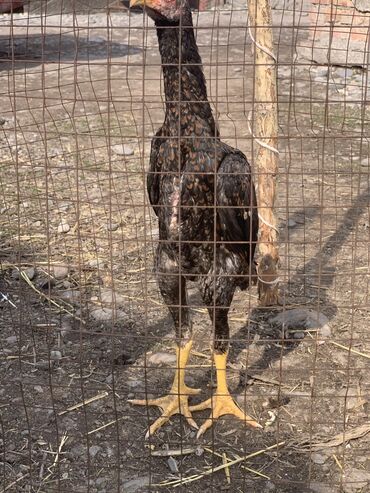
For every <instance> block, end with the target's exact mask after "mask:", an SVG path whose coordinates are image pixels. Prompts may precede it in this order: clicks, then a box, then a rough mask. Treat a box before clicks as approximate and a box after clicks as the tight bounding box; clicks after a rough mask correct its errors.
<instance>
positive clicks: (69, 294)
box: [58, 289, 81, 303]
mask: <svg viewBox="0 0 370 493" xmlns="http://www.w3.org/2000/svg"><path fill="white" fill-rule="evenodd" d="M58 294H59V297H60V298H62V300H64V301H70V302H71V303H75V302H78V301H80V299H81V293H80V291H78V290H77V289H66V290H65V291H60V292H59V293H58Z"/></svg>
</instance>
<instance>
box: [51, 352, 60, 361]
mask: <svg viewBox="0 0 370 493" xmlns="http://www.w3.org/2000/svg"><path fill="white" fill-rule="evenodd" d="M50 359H51V360H52V361H59V360H61V359H62V353H61V352H60V351H50Z"/></svg>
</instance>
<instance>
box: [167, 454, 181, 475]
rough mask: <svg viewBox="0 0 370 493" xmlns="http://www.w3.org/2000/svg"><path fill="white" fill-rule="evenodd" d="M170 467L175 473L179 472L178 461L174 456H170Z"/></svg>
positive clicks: (168, 461) (168, 462)
mask: <svg viewBox="0 0 370 493" xmlns="http://www.w3.org/2000/svg"><path fill="white" fill-rule="evenodd" d="M167 464H168V467H169V468H170V471H171V472H172V473H173V474H178V473H179V466H178V465H177V461H176V460H175V459H174V458H173V457H169V458H168V460H167Z"/></svg>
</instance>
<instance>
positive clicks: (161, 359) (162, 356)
mask: <svg viewBox="0 0 370 493" xmlns="http://www.w3.org/2000/svg"><path fill="white" fill-rule="evenodd" d="M148 361H149V363H151V364H152V365H169V364H172V363H173V364H175V363H176V354H173V353H164V352H160V353H154V354H152V355H151V356H150V357H149V359H148Z"/></svg>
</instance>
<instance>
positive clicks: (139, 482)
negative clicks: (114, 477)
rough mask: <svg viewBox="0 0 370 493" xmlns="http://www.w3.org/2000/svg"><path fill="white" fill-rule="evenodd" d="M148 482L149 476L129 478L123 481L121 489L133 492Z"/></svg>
mask: <svg viewBox="0 0 370 493" xmlns="http://www.w3.org/2000/svg"><path fill="white" fill-rule="evenodd" d="M149 484H150V478H149V476H143V477H141V478H137V479H131V480H130V481H125V482H124V483H123V485H122V486H123V489H122V491H124V492H125V493H135V492H136V491H138V490H139V489H140V488H143V487H144V486H149Z"/></svg>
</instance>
